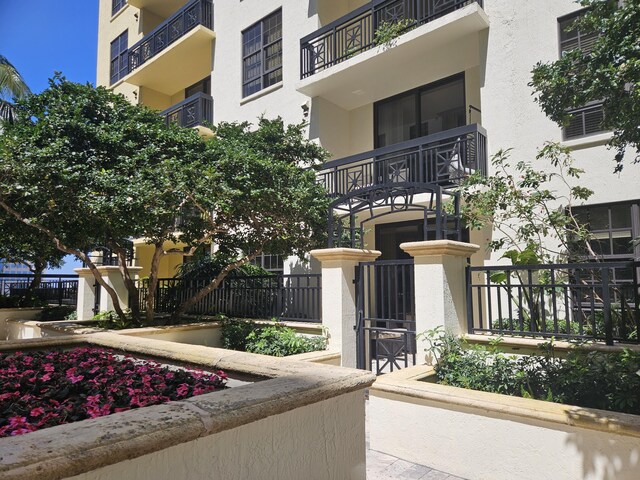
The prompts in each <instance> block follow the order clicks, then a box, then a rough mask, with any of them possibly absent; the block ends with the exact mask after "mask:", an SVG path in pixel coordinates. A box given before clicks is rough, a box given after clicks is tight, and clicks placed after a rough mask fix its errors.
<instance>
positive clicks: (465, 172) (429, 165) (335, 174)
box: [318, 124, 487, 197]
mask: <svg viewBox="0 0 640 480" xmlns="http://www.w3.org/2000/svg"><path fill="white" fill-rule="evenodd" d="M486 145H487V133H486V131H485V130H484V128H482V127H481V126H479V125H477V124H473V125H466V126H464V127H458V128H454V129H452V130H447V131H444V132H439V133H435V134H433V135H427V136H425V137H420V138H416V139H414V140H409V141H407V142H402V143H397V144H394V145H389V146H387V147H383V148H378V149H376V150H371V151H369V152H364V153H359V154H357V155H352V156H350V157H346V158H341V159H337V160H332V161H330V162H327V163H325V164H324V168H323V170H322V171H321V172H320V173H319V174H318V182H319V183H321V184H322V185H324V187H325V188H326V190H327V192H328V193H329V195H330V196H333V197H342V196H345V195H351V194H354V193H357V192H358V191H359V190H364V189H369V187H375V186H389V185H399V186H402V185H406V184H431V185H433V184H435V185H439V186H441V187H443V188H450V187H454V186H456V185H459V184H460V182H461V181H462V180H463V179H464V178H466V177H468V176H469V175H470V174H472V173H474V172H476V171H480V172H481V173H483V174H484V175H486V173H487V146H486ZM367 191H368V190H367Z"/></svg>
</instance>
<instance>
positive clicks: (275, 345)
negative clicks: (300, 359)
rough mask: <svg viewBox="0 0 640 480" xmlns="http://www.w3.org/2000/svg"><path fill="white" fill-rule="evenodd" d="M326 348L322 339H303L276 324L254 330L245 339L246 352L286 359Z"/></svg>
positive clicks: (287, 328)
mask: <svg viewBox="0 0 640 480" xmlns="http://www.w3.org/2000/svg"><path fill="white" fill-rule="evenodd" d="M326 348H327V341H326V339H325V338H324V337H319V336H315V337H305V336H303V335H299V334H297V333H296V332H295V330H294V329H292V328H289V327H285V326H284V325H278V324H275V325H269V326H267V327H264V328H261V329H258V330H254V331H253V332H251V333H250V334H249V336H248V337H247V352H251V353H260V354H262V355H271V356H273V357H287V356H289V355H297V354H298V353H307V352H315V351H317V350H325V349H326Z"/></svg>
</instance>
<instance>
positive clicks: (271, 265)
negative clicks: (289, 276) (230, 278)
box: [251, 253, 284, 273]
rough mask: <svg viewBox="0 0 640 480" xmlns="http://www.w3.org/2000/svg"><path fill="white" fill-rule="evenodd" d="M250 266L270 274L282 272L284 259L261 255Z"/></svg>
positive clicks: (276, 256) (267, 254) (278, 256)
mask: <svg viewBox="0 0 640 480" xmlns="http://www.w3.org/2000/svg"><path fill="white" fill-rule="evenodd" d="M251 263H252V264H254V265H257V266H258V267H262V268H264V269H265V270H267V271H269V272H271V273H283V272H284V258H283V257H282V255H272V254H270V253H262V254H260V255H259V256H258V257H256V258H254V259H253V260H252V261H251Z"/></svg>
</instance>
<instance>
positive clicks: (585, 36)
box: [558, 10, 605, 140]
mask: <svg viewBox="0 0 640 480" xmlns="http://www.w3.org/2000/svg"><path fill="white" fill-rule="evenodd" d="M585 11H586V10H579V11H578V12H574V13H572V14H570V15H567V16H564V17H561V18H559V19H558V28H559V30H560V56H563V55H565V54H566V53H567V52H570V51H572V50H577V49H579V50H582V52H583V53H585V54H586V53H589V52H591V51H592V50H593V47H594V46H595V43H596V40H597V39H598V33H597V32H589V31H583V30H580V28H579V27H578V26H577V25H576V22H577V21H578V20H579V19H580V17H581V16H582V15H583V14H584V13H585ZM568 113H569V114H570V119H569V124H568V125H567V126H565V127H564V129H563V137H564V139H565V140H569V139H572V138H579V137H584V136H587V135H593V134H595V133H601V132H603V131H605V130H604V128H603V127H602V122H603V120H604V109H603V108H602V102H601V101H596V102H591V103H590V104H588V105H585V106H583V107H580V108H576V109H572V110H569V111H568Z"/></svg>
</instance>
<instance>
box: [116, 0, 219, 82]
mask: <svg viewBox="0 0 640 480" xmlns="http://www.w3.org/2000/svg"><path fill="white" fill-rule="evenodd" d="M212 28H213V3H212V0H196V1H193V2H190V3H189V4H187V5H185V6H184V7H183V8H181V9H180V10H178V11H177V12H176V13H175V14H173V15H172V16H171V17H169V18H168V19H167V20H165V21H164V22H162V23H161V24H160V25H158V27H157V28H155V29H154V30H153V31H152V32H151V33H149V35H146V36H145V37H144V38H143V39H142V40H141V41H139V42H138V43H136V44H135V45H134V46H133V47H131V48H130V49H129V51H128V53H127V55H128V68H129V74H128V75H127V76H126V77H125V78H124V81H125V82H127V83H131V84H133V85H138V86H144V87H147V88H150V89H152V90H156V91H157V92H160V93H163V94H165V95H173V94H174V93H175V92H177V91H179V90H181V89H184V88H185V87H186V86H188V85H192V84H194V83H196V82H197V81H198V80H200V79H201V78H203V77H205V76H206V75H208V74H210V73H211V56H212V40H213V39H214V38H215V33H214V32H213V30H212Z"/></svg>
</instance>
